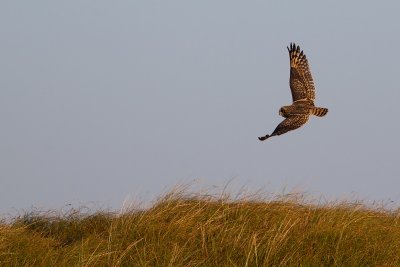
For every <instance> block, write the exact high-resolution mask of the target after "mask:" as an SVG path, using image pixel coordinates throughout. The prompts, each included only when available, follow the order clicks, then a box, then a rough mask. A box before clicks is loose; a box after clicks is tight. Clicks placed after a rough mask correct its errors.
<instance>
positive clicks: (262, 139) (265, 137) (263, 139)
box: [258, 134, 270, 141]
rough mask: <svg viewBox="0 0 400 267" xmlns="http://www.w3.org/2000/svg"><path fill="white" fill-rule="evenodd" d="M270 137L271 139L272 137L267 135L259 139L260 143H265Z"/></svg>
mask: <svg viewBox="0 0 400 267" xmlns="http://www.w3.org/2000/svg"><path fill="white" fill-rule="evenodd" d="M269 137H270V135H268V134H267V135H266V136H261V137H258V140H260V141H265V140H267V139H268V138H269Z"/></svg>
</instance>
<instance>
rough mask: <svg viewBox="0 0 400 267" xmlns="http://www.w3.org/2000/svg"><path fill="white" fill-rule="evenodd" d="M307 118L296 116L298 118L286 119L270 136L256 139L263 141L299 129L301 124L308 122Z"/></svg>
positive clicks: (307, 116)
mask: <svg viewBox="0 0 400 267" xmlns="http://www.w3.org/2000/svg"><path fill="white" fill-rule="evenodd" d="M308 118H309V115H298V116H290V117H287V118H286V119H284V120H283V121H282V122H281V123H279V124H278V126H277V127H276V128H275V130H274V131H273V132H272V134H271V135H268V134H267V135H265V136H262V137H258V139H259V140H260V141H264V140H266V139H267V138H269V137H271V136H275V135H281V134H284V133H287V132H289V131H292V130H295V129H297V128H300V127H301V126H302V125H303V124H305V123H306V122H307V121H308Z"/></svg>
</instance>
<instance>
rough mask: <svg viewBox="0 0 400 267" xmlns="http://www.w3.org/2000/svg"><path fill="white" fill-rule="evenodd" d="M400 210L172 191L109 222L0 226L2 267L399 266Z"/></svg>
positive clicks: (50, 220)
mask: <svg viewBox="0 0 400 267" xmlns="http://www.w3.org/2000/svg"><path fill="white" fill-rule="evenodd" d="M399 218H400V212H398V211H388V210H384V209H380V208H376V207H375V208H368V207H366V206H365V205H362V204H360V203H349V202H340V203H326V204H323V205H321V204H320V205H315V204H311V203H307V202H306V201H304V200H302V199H301V198H300V199H299V198H290V197H289V198H287V197H276V198H272V199H264V198H263V197H261V196H259V197H252V198H245V199H231V198H229V197H227V196H222V197H216V196H210V195H207V194H203V195H200V194H197V195H193V194H187V193H185V192H172V193H170V194H167V195H166V196H164V197H162V198H161V199H160V200H158V201H157V202H156V203H155V204H154V205H153V206H152V207H150V208H147V209H144V210H140V209H134V208H132V209H130V210H128V211H125V212H124V213H120V214H116V213H112V212H106V211H98V212H94V213H91V214H84V213H82V212H80V211H79V210H70V211H69V212H67V213H64V214H52V213H38V212H31V213H26V214H24V215H21V216H18V217H16V218H14V219H13V220H12V221H10V222H3V223H1V224H0V266H171V267H172V266H174V267H175V266H218V267H220V266H240V267H242V266H400V219H399Z"/></svg>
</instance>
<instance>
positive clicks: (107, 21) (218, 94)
mask: <svg viewBox="0 0 400 267" xmlns="http://www.w3.org/2000/svg"><path fill="white" fill-rule="evenodd" d="M399 10H400V2H399V1H330V2H322V1H301V2H300V1H232V0H229V1H215V0H213V1H210V0H204V1H183V0H181V1H175V0H174V1H161V0H160V1H104V0H96V1H94V0H92V1H50V0H48V1H2V2H1V4H0V38H1V41H0V62H1V63H0V123H1V128H0V179H1V181H0V182H1V184H0V213H2V214H4V213H10V212H15V211H21V210H29V209H30V208H32V207H40V208H60V207H64V206H65V205H67V204H72V205H74V206H79V205H87V204H90V203H97V204H98V205H100V206H103V207H112V208H116V209H118V208H119V207H120V206H121V205H122V203H123V201H124V199H126V198H127V197H128V196H132V197H133V198H135V199H136V198H143V199H153V198H155V197H157V196H158V195H159V194H160V193H163V192H165V191H166V190H168V189H169V188H171V187H172V186H174V185H176V184H180V183H190V182H191V181H193V180H195V179H198V181H200V182H199V183H201V185H203V186H206V187H207V186H210V187H212V186H221V185H224V184H225V183H226V182H228V181H229V180H232V179H233V185H232V186H233V187H236V186H237V187H240V186H242V185H245V186H247V187H249V188H251V189H255V190H257V189H258V188H263V189H264V190H266V191H273V192H276V191H279V190H282V189H283V188H285V187H286V188H289V190H300V191H304V192H308V193H310V194H316V195H320V194H322V195H324V196H327V197H334V198H336V197H337V198H343V197H347V196H349V195H356V196H358V197H359V198H363V199H368V200H393V201H395V202H397V203H399V205H400V191H399V188H400V156H399V148H400V142H399V137H400V126H399V123H400V120H399V117H400V109H398V108H397V106H398V102H399V100H398V99H399V97H400V86H399V83H398V79H399V76H400V67H399V62H400V52H399V51H398V49H399V44H400V17H399V15H398V13H399V12H398V11H399ZM290 42H296V43H297V44H299V45H300V46H301V48H302V49H303V50H304V51H305V53H306V54H307V57H308V59H309V63H310V65H311V70H312V73H313V77H314V81H315V84H316V86H317V89H316V93H317V99H316V104H317V105H319V106H323V107H327V108H329V113H328V115H327V116H326V117H324V118H317V117H313V118H311V120H310V121H309V122H308V123H307V124H306V125H305V126H304V127H302V128H300V129H298V130H296V131H292V132H289V133H287V134H285V135H282V136H279V137H274V138H271V139H269V140H267V141H265V142H260V141H258V139H257V137H258V136H261V135H265V134H267V133H271V132H272V131H273V130H274V128H275V127H276V125H277V124H278V123H279V122H280V121H281V120H282V118H281V117H279V116H278V110H279V108H280V107H281V106H282V105H285V104H290V102H291V95H290V90H289V84H288V79H289V60H288V53H287V50H286V46H287V45H289V43H290Z"/></svg>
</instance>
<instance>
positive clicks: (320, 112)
mask: <svg viewBox="0 0 400 267" xmlns="http://www.w3.org/2000/svg"><path fill="white" fill-rule="evenodd" d="M326 113H328V109H327V108H319V107H315V108H313V109H312V110H311V114H312V115H315V116H318V117H323V116H325V115H326Z"/></svg>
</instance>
